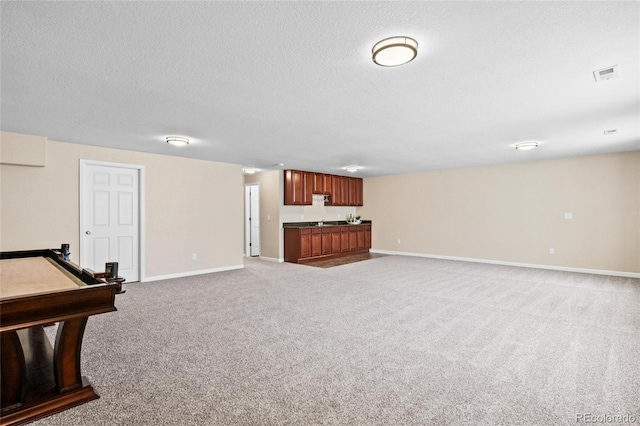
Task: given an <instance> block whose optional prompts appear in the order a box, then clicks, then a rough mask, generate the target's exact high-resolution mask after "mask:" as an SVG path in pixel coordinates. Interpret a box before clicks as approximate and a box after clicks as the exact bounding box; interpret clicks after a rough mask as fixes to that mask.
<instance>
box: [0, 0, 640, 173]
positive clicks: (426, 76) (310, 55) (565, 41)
mask: <svg viewBox="0 0 640 426" xmlns="http://www.w3.org/2000/svg"><path fill="white" fill-rule="evenodd" d="M1 5H2V6H1V7H2V16H1V19H2V29H1V31H2V34H1V35H2V40H1V42H2V45H1V47H2V58H1V59H2V64H1V66H2V68H1V75H0V76H1V80H0V82H1V94H2V105H1V107H2V109H1V113H2V115H1V122H0V124H1V129H2V130H4V131H11V132H18V133H26V134H36V135H41V136H47V137H48V138H49V139H52V140H58V141H66V142H73V143H81V144H89V145H100V146H109V147H114V148H122V149H128V150H134V151H146V152H155V153H160V154H169V155H178V156H185V157H191V158H201V159H206V160H214V161H222V162H230V163H238V164H243V165H245V166H253V167H258V168H267V169H268V168H274V165H275V164H277V163H284V164H285V168H299V169H304V170H313V171H321V172H327V173H336V174H340V173H342V174H344V173H345V172H344V170H343V169H342V168H343V167H344V166H346V165H349V164H358V165H360V166H362V167H363V169H362V170H361V171H360V172H358V173H357V175H359V176H365V177H366V176H379V175H387V174H397V173H408V172H418V171H423V170H434V169H443V168H455V167H466V166H474V165H485V164H497V163H510V162H518V161H531V160H536V159H544V158H553V157H567V156H577V155H588V154H597V153H609V152H622V151H631V150H638V149H640V87H639V85H640V72H639V66H640V3H638V2H611V1H606V2H576V1H571V2H319V1H316V2H313V1H312V2H134V1H128V2H37V1H36V2H14V1H2V3H1ZM395 35H408V36H410V37H413V38H415V39H416V40H418V43H419V45H420V47H419V53H418V57H417V58H416V60H415V61H413V62H411V63H409V64H407V65H405V66H402V67H397V68H383V67H379V66H376V65H375V64H374V63H373V62H372V60H371V47H372V46H373V44H375V43H376V42H377V41H379V40H381V39H383V38H386V37H390V36H395ZM611 65H618V66H619V74H620V77H619V78H618V79H616V80H610V81H605V82H601V83H596V82H595V80H594V77H593V74H592V72H593V71H594V70H598V69H601V68H605V67H608V66H611ZM612 128H617V129H619V132H618V134H617V135H614V136H605V135H604V131H605V130H607V129H612ZM174 134H177V135H184V136H187V137H189V138H191V139H192V141H193V142H192V144H191V145H189V146H188V147H180V148H178V147H173V146H169V145H168V144H166V143H165V142H164V140H163V138H164V136H166V135H174ZM526 140H538V141H541V144H540V147H539V148H538V149H536V150H533V151H524V152H522V151H516V150H515V149H514V148H513V146H514V144H515V143H517V142H521V141H526Z"/></svg>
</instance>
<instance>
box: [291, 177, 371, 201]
mask: <svg viewBox="0 0 640 426" xmlns="http://www.w3.org/2000/svg"><path fill="white" fill-rule="evenodd" d="M313 194H323V195H328V196H329V197H328V200H327V201H325V204H326V205H330V206H362V204H363V197H362V179H361V178H354V177H350V176H338V175H329V174H326V173H313V172H304V171H300V170H285V171H284V204H285V205H288V206H291V205H293V206H296V205H298V206H300V205H311V204H313Z"/></svg>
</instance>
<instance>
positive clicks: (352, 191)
mask: <svg viewBox="0 0 640 426" xmlns="http://www.w3.org/2000/svg"><path fill="white" fill-rule="evenodd" d="M348 179H349V203H348V205H350V206H357V205H358V202H357V200H356V198H357V195H356V179H355V178H348Z"/></svg>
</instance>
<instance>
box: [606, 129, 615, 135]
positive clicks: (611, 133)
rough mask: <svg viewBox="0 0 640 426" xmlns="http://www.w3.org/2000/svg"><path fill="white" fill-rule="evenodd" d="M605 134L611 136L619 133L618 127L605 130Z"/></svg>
mask: <svg viewBox="0 0 640 426" xmlns="http://www.w3.org/2000/svg"><path fill="white" fill-rule="evenodd" d="M604 134H605V136H609V135H617V134H618V129H609V130H605V131H604Z"/></svg>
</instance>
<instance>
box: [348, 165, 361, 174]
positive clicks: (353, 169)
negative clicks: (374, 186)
mask: <svg viewBox="0 0 640 426" xmlns="http://www.w3.org/2000/svg"><path fill="white" fill-rule="evenodd" d="M345 170H346V171H348V172H351V173H355V172H357V171H358V170H360V167H358V166H356V165H355V164H354V165H352V166H347V167H345Z"/></svg>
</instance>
